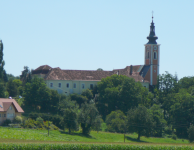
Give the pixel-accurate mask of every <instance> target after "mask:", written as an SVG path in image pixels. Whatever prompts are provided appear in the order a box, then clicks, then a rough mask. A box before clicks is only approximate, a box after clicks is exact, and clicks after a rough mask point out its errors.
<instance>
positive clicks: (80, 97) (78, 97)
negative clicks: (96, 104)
mask: <svg viewBox="0 0 194 150" xmlns="http://www.w3.org/2000/svg"><path fill="white" fill-rule="evenodd" d="M70 98H71V100H72V101H76V102H77V103H78V104H79V107H81V105H82V104H84V103H85V102H88V98H87V97H86V96H83V95H79V94H76V93H73V94H71V95H70Z"/></svg>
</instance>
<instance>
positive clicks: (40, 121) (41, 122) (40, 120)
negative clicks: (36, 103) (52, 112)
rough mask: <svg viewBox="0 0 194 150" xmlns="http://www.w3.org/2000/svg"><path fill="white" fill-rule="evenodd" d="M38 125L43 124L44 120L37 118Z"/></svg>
mask: <svg viewBox="0 0 194 150" xmlns="http://www.w3.org/2000/svg"><path fill="white" fill-rule="evenodd" d="M36 122H37V123H38V124H43V122H44V120H43V119H42V118H41V117H38V118H36Z"/></svg>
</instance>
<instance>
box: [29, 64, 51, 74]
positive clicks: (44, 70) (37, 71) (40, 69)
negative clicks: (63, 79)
mask: <svg viewBox="0 0 194 150" xmlns="http://www.w3.org/2000/svg"><path fill="white" fill-rule="evenodd" d="M50 69H52V67H50V66H49V65H42V66H40V67H38V68H36V69H35V70H33V71H32V74H47V73H48V72H49V70H50Z"/></svg>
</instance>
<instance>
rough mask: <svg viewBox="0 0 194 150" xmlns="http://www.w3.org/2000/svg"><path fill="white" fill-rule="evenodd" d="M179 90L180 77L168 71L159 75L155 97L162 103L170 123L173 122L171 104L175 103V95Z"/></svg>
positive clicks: (165, 115)
mask: <svg viewBox="0 0 194 150" xmlns="http://www.w3.org/2000/svg"><path fill="white" fill-rule="evenodd" d="M178 92H179V84H178V77H177V75H176V74H175V75H174V76H173V75H171V74H169V73H168V72H166V73H165V74H162V75H159V77H158V83H157V88H156V89H155V90H154V93H155V98H156V99H157V100H158V101H159V103H160V104H161V105H162V107H161V108H162V109H163V110H164V111H163V115H164V118H165V120H167V122H168V124H170V123H171V120H170V118H171V116H170V114H169V113H170V110H171V106H172V105H173V104H174V103H175V102H174V99H173V97H174V96H175V94H176V93H178Z"/></svg>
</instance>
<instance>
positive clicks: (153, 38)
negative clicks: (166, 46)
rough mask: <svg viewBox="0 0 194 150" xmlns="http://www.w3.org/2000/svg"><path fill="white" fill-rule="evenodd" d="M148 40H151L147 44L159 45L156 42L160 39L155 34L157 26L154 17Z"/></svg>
mask: <svg viewBox="0 0 194 150" xmlns="http://www.w3.org/2000/svg"><path fill="white" fill-rule="evenodd" d="M147 39H148V40H149V41H148V43H147V44H157V42H156V40H157V39H158V37H157V36H156V34H155V26H154V22H153V17H152V22H151V26H150V34H149V36H148V37H147Z"/></svg>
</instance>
